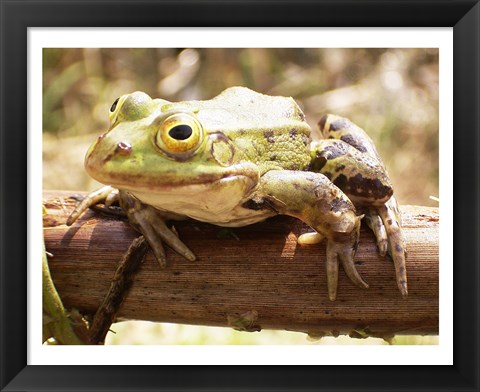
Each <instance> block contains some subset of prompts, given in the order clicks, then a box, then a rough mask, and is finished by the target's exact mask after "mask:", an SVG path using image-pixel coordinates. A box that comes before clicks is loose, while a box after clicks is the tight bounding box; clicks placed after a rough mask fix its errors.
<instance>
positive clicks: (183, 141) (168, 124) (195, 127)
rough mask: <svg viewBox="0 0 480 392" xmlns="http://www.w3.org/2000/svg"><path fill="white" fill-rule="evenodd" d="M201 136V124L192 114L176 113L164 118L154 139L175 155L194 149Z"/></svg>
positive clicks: (163, 148)
mask: <svg viewBox="0 0 480 392" xmlns="http://www.w3.org/2000/svg"><path fill="white" fill-rule="evenodd" d="M202 136H203V129H202V126H201V124H200V123H199V122H198V120H197V119H196V118H195V117H194V116H192V115H190V114H188V113H177V114H173V115H171V116H169V117H167V118H166V119H165V121H164V122H163V124H162V125H161V127H160V130H159V131H158V133H157V135H156V140H155V141H156V143H157V146H158V147H160V148H161V149H162V150H164V151H165V152H166V153H167V154H173V155H175V154H182V153H185V152H189V151H192V150H195V149H196V148H197V147H198V146H199V145H200V143H201V141H202Z"/></svg>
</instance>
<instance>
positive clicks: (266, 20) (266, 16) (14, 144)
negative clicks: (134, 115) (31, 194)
mask: <svg viewBox="0 0 480 392" xmlns="http://www.w3.org/2000/svg"><path fill="white" fill-rule="evenodd" d="M0 4H1V8H0V12H1V19H0V20H1V23H0V24H1V43H0V56H1V80H0V85H1V96H0V97H1V113H0V119H1V132H0V146H1V155H0V161H1V176H0V183H1V198H0V214H1V230H0V232H1V238H0V241H1V243H0V252H1V260H0V261H1V264H0V268H1V269H0V279H1V281H0V284H1V297H0V298H1V309H0V312H1V313H0V328H1V330H0V339H1V340H0V355H1V357H0V362H1V368H0V387H1V388H2V391H19V390H22V391H27V390H28V391H40V390H48V391H53V390H62V391H63V390H64V391H67V390H76V391H83V390H86V391H87V390H95V391H102V390H115V391H127V390H155V391H160V390H168V391H176V390H259V391H263V390H265V391H266V390H275V391H281V390H296V391H302V390H317V389H318V390H319V389H323V390H344V391H350V390H351V391H363V390H365V391H377V390H378V391H380V390H382V391H384V390H395V391H403V390H405V391H429V390H435V391H457V390H462V391H479V390H480V381H479V380H480V363H479V358H480V354H479V341H480V339H479V337H480V334H479V331H480V325H479V315H480V312H479V303H480V301H479V282H480V279H479V278H480V274H479V271H480V268H479V265H480V263H479V245H478V233H479V185H478V184H479V167H480V162H479V131H480V128H479V122H480V115H479V109H480V102H479V97H480V89H479V87H480V78H479V75H480V61H479V59H480V5H479V4H478V2H477V1H470V0H468V1H466V0H461V1H453V0H437V1H433V0H427V1H423V0H418V1H410V0H407V1H402V0H396V1H391V0H365V1H355V0H338V1H305V0H299V1H277V2H273V1H265V0H263V1H255V2H253V1H225V2H221V1H213V0H210V1H121V0H120V1H119V0H117V1H106V0H101V1H95V2H91V1H88V2H87V1H48V0H38V1H35V0H32V1H22V0H0ZM43 26H45V27H64V26H69V27H100V26H105V27H137V26H168V27H174V26H195V27H202V26H209V27H210V26H219V27H221V26H242V27H276V26H285V27H308V26H323V27H346V26H350V27H364V26H368V27H420V26H421V27H453V36H454V108H453V109H454V129H453V132H454V146H453V151H454V155H453V157H452V159H451V164H453V165H454V182H453V184H454V192H455V202H454V217H455V218H454V222H455V223H454V225H455V227H454V233H455V234H454V262H455V263H454V364H453V365H452V366H300V367H297V366H282V367H278V366H240V367H235V366H223V367H216V366H28V365H27V339H26V336H27V312H26V309H27V290H28V287H27V263H26V260H27V249H28V242H27V229H26V224H25V223H26V222H27V213H28V211H27V209H26V206H27V195H28V191H29V190H28V188H27V177H28V175H29V173H27V160H28V155H27V115H26V114H27V50H26V49H27V29H28V28H29V27H43ZM39 262H40V260H39ZM159 350H161V348H159ZM159 355H161V352H160V353H159Z"/></svg>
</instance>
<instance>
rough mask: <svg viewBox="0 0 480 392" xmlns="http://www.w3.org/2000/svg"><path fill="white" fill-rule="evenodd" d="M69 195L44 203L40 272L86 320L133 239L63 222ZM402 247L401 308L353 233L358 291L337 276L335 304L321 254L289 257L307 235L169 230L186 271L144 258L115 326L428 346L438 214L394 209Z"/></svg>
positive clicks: (127, 231) (371, 244)
mask: <svg viewBox="0 0 480 392" xmlns="http://www.w3.org/2000/svg"><path fill="white" fill-rule="evenodd" d="M75 195H84V193H79V192H66V191H58V192H44V204H45V207H46V208H47V215H45V216H44V236H45V244H46V249H47V251H48V252H49V253H50V254H51V255H52V256H51V257H49V267H50V271H51V275H52V278H53V280H54V283H55V285H56V287H57V290H58V292H59V294H60V296H61V298H62V300H63V303H64V305H65V306H66V307H67V308H76V309H78V310H80V311H81V312H83V313H92V314H93V313H95V311H96V309H97V308H98V306H99V305H100V304H101V302H102V300H103V298H104V296H105V294H106V293H107V291H108V289H109V286H110V282H111V280H112V278H113V276H114V274H115V270H116V268H117V264H118V262H119V261H120V260H121V259H122V255H123V254H124V253H125V251H126V250H127V249H128V247H129V245H130V243H131V242H132V240H133V239H134V238H135V237H138V233H137V232H135V231H134V230H133V229H132V228H131V227H130V226H129V224H128V222H127V221H126V220H122V219H119V218H118V217H111V216H108V215H105V214H102V213H100V212H97V211H92V210H90V211H88V212H86V213H85V214H84V215H83V216H82V217H81V218H80V219H79V221H77V222H76V223H75V224H74V225H73V226H71V227H67V226H66V225H65V221H66V219H67V217H68V215H69V214H70V212H71V210H72V209H73V207H74V206H75V204H76V200H74V199H73V198H71V196H75ZM401 211H402V219H403V230H404V235H405V239H406V243H407V250H408V256H407V274H408V292H409V295H408V297H407V298H403V297H402V296H401V295H400V292H399V291H398V289H397V285H396V282H395V272H394V267H393V263H392V262H391V261H390V260H389V259H388V258H382V257H380V256H379V255H378V253H377V250H376V245H375V240H374V237H373V234H372V233H371V232H370V231H369V230H368V229H366V228H365V227H362V231H361V237H360V245H359V247H358V251H357V255H356V258H355V260H356V264H357V269H358V271H359V273H360V274H361V275H362V277H363V278H364V280H365V281H366V282H368V283H369V285H370V288H369V289H366V290H365V289H360V288H358V287H356V286H354V285H353V284H352V283H351V282H350V281H349V280H348V278H347V277H346V276H345V274H344V273H343V271H341V272H340V277H339V285H338V295H337V300H336V301H334V302H331V301H330V300H329V299H328V295H327V282H326V276H325V265H324V260H325V245H324V244H323V243H322V244H318V245H310V246H299V245H298V244H297V242H296V239H297V237H298V236H299V235H300V234H302V233H304V232H306V231H307V230H309V228H308V227H307V226H306V225H304V224H303V223H302V222H300V221H299V220H297V219H294V218H290V217H285V216H278V217H275V218H271V219H268V220H266V221H265V222H262V223H259V224H255V225H251V226H247V227H242V228H235V229H225V228H220V227H217V226H213V225H209V224H205V223H200V222H197V221H193V220H189V221H184V222H175V223H174V226H175V228H176V230H177V232H178V234H179V236H180V238H181V239H182V240H183V241H184V242H185V244H186V245H187V246H189V247H190V249H191V250H192V251H193V252H194V253H195V254H196V256H197V260H196V261H195V262H189V261H187V260H185V259H183V258H182V257H181V256H179V255H177V254H176V253H175V252H173V251H172V250H170V249H168V248H167V249H166V252H167V260H168V266H167V268H166V269H163V270H162V269H160V267H159V265H158V264H157V263H156V261H155V259H154V257H153V255H152V253H151V251H148V253H147V256H146V258H145V262H144V264H143V265H142V267H141V270H140V272H139V273H138V275H137V277H136V280H135V282H134V283H133V286H132V288H131V290H130V292H129V294H128V297H127V299H126V300H125V302H124V303H123V305H122V306H121V308H120V312H119V313H118V316H119V317H122V318H127V319H138V320H151V321H159V322H171V323H184V324H196V325H210V326H230V327H236V328H240V329H241V328H243V329H246V330H258V329H260V328H262V329H263V328H268V329H285V330H293V331H302V332H306V333H309V334H310V335H312V336H318V337H320V336H325V335H327V336H337V335H339V334H348V335H350V336H354V337H366V336H377V337H383V338H389V337H391V336H393V335H396V334H404V335H405V334H415V335H417V334H420V335H434V334H438V310H439V307H438V288H439V284H438V220H439V216H438V208H433V207H418V206H401Z"/></svg>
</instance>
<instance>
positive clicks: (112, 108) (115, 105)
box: [110, 98, 120, 113]
mask: <svg viewBox="0 0 480 392" xmlns="http://www.w3.org/2000/svg"><path fill="white" fill-rule="evenodd" d="M119 99H120V98H117V99H116V100H115V102H114V103H113V104H112V107H111V108H110V111H111V112H112V113H113V112H114V111H115V109H116V108H117V103H118V100H119Z"/></svg>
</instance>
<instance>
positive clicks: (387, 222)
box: [311, 115, 408, 295]
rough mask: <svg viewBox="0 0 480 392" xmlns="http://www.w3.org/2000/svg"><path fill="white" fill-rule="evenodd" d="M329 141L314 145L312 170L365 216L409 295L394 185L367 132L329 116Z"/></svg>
mask: <svg viewBox="0 0 480 392" xmlns="http://www.w3.org/2000/svg"><path fill="white" fill-rule="evenodd" d="M319 126H320V130H321V132H322V133H323V135H324V137H326V138H327V139H325V140H319V141H315V142H313V143H312V145H311V156H312V170H315V171H318V172H320V173H323V174H325V175H326V176H327V177H328V178H329V179H330V180H331V181H332V182H333V183H334V184H336V185H337V186H338V187H339V188H340V189H342V190H343V191H344V192H345V194H346V195H347V196H348V197H349V198H350V199H351V200H352V201H353V203H354V204H355V206H356V207H357V209H358V210H359V211H361V212H363V213H365V217H366V221H367V224H368V226H369V227H370V228H371V229H372V231H373V232H374V234H375V237H376V238H377V246H378V250H379V253H380V254H381V255H382V256H384V255H385V254H386V252H387V251H388V253H389V254H390V255H391V257H392V259H393V261H394V265H395V273H396V279H397V286H398V288H399V290H400V292H401V293H402V295H407V292H408V289H407V275H406V268H405V254H406V251H405V242H404V239H403V235H402V230H401V217H400V212H399V209H398V204H397V201H396V199H395V198H394V197H393V196H392V195H393V186H392V183H391V181H390V179H389V177H388V174H387V171H386V169H385V166H384V164H383V162H382V160H381V158H380V156H379V154H378V152H377V150H376V148H375V145H374V144H373V142H372V140H371V139H370V138H369V137H368V135H367V134H366V133H365V131H364V130H363V129H361V128H359V127H358V126H357V125H355V124H353V123H352V122H351V121H349V120H348V119H346V118H342V117H338V116H334V115H326V116H324V117H322V119H321V120H320V122H319Z"/></svg>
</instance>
